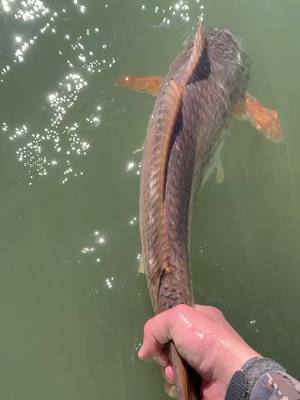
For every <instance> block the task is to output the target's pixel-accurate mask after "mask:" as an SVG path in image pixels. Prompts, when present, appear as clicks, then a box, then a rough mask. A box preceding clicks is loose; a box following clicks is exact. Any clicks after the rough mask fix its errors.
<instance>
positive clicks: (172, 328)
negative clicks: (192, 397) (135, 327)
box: [138, 304, 260, 400]
mask: <svg viewBox="0 0 300 400" xmlns="http://www.w3.org/2000/svg"><path fill="white" fill-rule="evenodd" d="M170 340H172V341H173V342H174V343H175V345H176V348H177V350H178V352H179V354H180V355H181V357H182V358H184V359H185V360H186V361H187V363H188V364H190V365H191V366H192V367H193V368H194V369H195V370H196V371H197V372H198V374H199V375H200V376H201V378H202V380H203V384H202V394H203V397H204V399H205V400H224V398H225V394H226V390H227V387H228V384H229V382H230V379H231V377H232V375H233V374H234V373H235V372H236V371H237V370H239V369H241V367H242V366H243V365H244V364H245V362H246V361H247V360H249V359H250V358H253V357H259V356H260V355H259V354H258V353H257V352H256V351H255V350H253V349H252V348H251V347H250V346H249V345H248V344H247V343H246V342H245V341H244V340H243V339H242V338H241V337H240V336H239V334H238V333H237V332H236V331H235V330H234V329H233V328H232V327H231V325H230V324H229V323H228V322H227V321H226V320H225V318H224V316H223V314H222V312H221V311H219V310H218V309H216V308H214V307H209V306H199V305H196V306H194V307H190V306H187V305H183V304H182V305H178V306H176V307H174V308H172V309H170V310H168V311H165V312H163V313H161V314H158V315H157V316H155V317H154V318H152V319H150V320H149V321H148V322H147V323H146V324H145V327H144V340H143V344H142V347H141V348H140V351H139V354H138V355H139V357H140V359H142V360H145V359H150V358H153V359H154V360H155V361H156V362H157V363H158V364H160V365H161V366H162V367H164V373H165V378H166V380H167V381H168V382H169V383H170V384H174V383H175V376H174V371H173V369H172V365H171V364H170V361H169V359H168V356H167V353H166V351H165V346H164V345H165V344H166V343H168V342H169V341H170Z"/></svg>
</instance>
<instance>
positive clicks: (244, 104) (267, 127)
mask: <svg viewBox="0 0 300 400" xmlns="http://www.w3.org/2000/svg"><path fill="white" fill-rule="evenodd" d="M233 116H234V117H236V118H240V119H246V120H248V121H249V122H250V123H251V124H252V125H253V126H254V127H255V128H256V130H257V131H258V132H260V133H261V134H263V135H264V136H265V137H266V138H267V139H270V140H272V141H273V142H280V141H282V140H283V138H284V134H283V130H282V126H281V123H280V119H279V115H278V113H277V111H275V110H272V109H270V108H267V107H265V106H263V105H262V104H261V103H260V102H259V101H258V100H257V99H256V98H255V97H253V96H251V95H250V94H246V95H245V96H244V97H243V98H242V99H241V101H240V102H239V103H238V105H237V106H236V108H235V110H234V112H233Z"/></svg>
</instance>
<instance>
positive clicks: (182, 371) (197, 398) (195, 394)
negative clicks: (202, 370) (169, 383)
mask: <svg viewBox="0 0 300 400" xmlns="http://www.w3.org/2000/svg"><path fill="white" fill-rule="evenodd" d="M169 358H170V361H171V364H172V367H173V369H174V372H175V377H176V378H175V379H176V392H177V396H176V397H177V400H201V398H202V397H201V390H200V385H201V378H200V376H199V375H197V378H196V379H197V382H196V380H195V379H194V378H195V375H196V372H195V371H191V369H190V367H189V366H188V365H187V364H186V362H185V361H184V360H183V359H182V358H181V357H180V355H179V353H178V351H177V349H176V346H175V344H174V343H173V342H171V343H170V345H169Z"/></svg>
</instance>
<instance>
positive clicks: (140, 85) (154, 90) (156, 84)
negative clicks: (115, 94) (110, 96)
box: [115, 75, 163, 96]
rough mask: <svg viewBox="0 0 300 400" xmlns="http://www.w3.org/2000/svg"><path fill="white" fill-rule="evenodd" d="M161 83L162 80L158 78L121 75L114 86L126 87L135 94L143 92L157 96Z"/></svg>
mask: <svg viewBox="0 0 300 400" xmlns="http://www.w3.org/2000/svg"><path fill="white" fill-rule="evenodd" d="M162 83H163V78H161V77H160V76H154V75H148V76H147V75H146V76H131V75H123V76H121V77H120V78H119V79H117V80H116V82H115V86H122V87H126V88H128V89H130V90H133V91H135V92H143V93H147V94H151V95H152V96H157V95H158V93H159V91H160V89H161V87H162Z"/></svg>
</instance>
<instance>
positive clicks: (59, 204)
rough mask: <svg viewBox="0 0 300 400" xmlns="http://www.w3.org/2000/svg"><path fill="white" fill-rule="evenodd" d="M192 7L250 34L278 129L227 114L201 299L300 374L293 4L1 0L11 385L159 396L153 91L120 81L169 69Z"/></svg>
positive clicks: (201, 257)
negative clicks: (274, 138)
mask: <svg viewBox="0 0 300 400" xmlns="http://www.w3.org/2000/svg"><path fill="white" fill-rule="evenodd" d="M200 13H204V19H205V22H206V24H207V25H215V26H224V27H227V28H229V29H231V30H233V31H234V32H236V33H237V34H238V35H240V37H241V38H242V39H243V43H244V47H245V48H246V50H247V52H248V54H249V55H250V57H251V59H252V75H251V82H250V87H249V90H250V91H251V92H252V93H253V94H254V95H256V96H257V97H258V98H259V99H261V100H262V101H263V102H264V103H265V104H267V105H269V106H272V107H273V108H276V109H277V110H279V112H280V115H281V119H282V123H283V126H284V130H285V133H286V139H285V141H284V143H282V144H273V143H271V142H268V141H267V140H265V139H264V138H263V137H262V136H261V135H258V134H257V133H256V132H255V131H254V129H253V128H252V127H251V126H249V125H247V124H246V123H244V122H234V123H233V125H232V133H231V136H230V138H229V139H228V141H227V142H226V145H225V148H224V152H223V162H224V167H225V181H224V183H223V184H221V185H218V184H217V183H216V182H215V179H214V178H213V177H212V178H211V179H210V181H209V182H208V183H207V185H206V186H205V187H204V189H203V191H202V192H201V193H200V196H199V197H198V199H197V202H196V204H195V213H194V219H193V234H192V266H193V282H194V288H195V297H196V299H197V301H198V302H202V303H207V304H212V305H215V306H217V307H220V308H221V309H222V310H223V311H224V312H225V314H226V316H227V317H228V318H229V320H230V321H231V322H232V323H233V324H234V326H235V327H236V328H237V329H238V330H239V332H241V334H242V335H243V336H244V337H245V338H246V339H247V340H248V341H249V342H250V343H251V344H252V345H253V346H255V347H256V348H257V349H258V350H259V351H261V352H263V353H264V354H265V355H267V356H271V357H274V358H276V359H277V360H278V361H280V362H281V363H282V364H284V365H285V366H286V367H287V368H288V369H289V370H290V371H291V372H292V373H294V374H298V375H299V374H300V370H299V350H300V339H299V330H300V318H299V302H300V294H299V281H300V272H299V261H300V256H299V236H300V210H299V199H300V189H299V188H300V161H299V160H300V158H299V148H300V135H299V128H298V124H299V104H300V95H299V92H300V90H299V89H300V85H299V64H300V49H299V34H300V31H299V17H300V4H299V1H298V0H285V1H281V0H251V1H246V0H244V1H241V0H226V1H225V0H222V1H221V0H207V1H203V0H200V1H196V0H190V1H179V2H178V3H175V2H174V1H170V0H163V1H160V2H158V1H152V0H151V1H147V2H146V1H144V2H143V0H141V1H137V0H130V1H124V0H114V1H113V0H107V2H105V1H102V0H80V1H79V0H78V1H76V0H74V1H71V0H70V1H66V0H49V1H46V0H44V1H38V0H31V1H30V0H25V1H18V0H0V80H1V82H0V140H1V146H0V154H1V156H0V171H1V173H0V188H1V196H0V318H1V319H0V321H1V325H0V397H1V398H3V399H6V400H21V399H22V400H35V399H36V400H40V399H43V400H48V399H49V400H50V399H51V400H53V399H55V400H77V399H78V400H79V399H80V400H83V399H85V400H87V399H88V400H94V399H119V398H122V399H140V398H143V399H145V400H146V399H149V400H150V399H164V398H165V395H164V394H163V390H162V383H161V376H160V371H159V369H158V368H157V367H156V366H154V365H152V364H149V363H141V362H139V361H138V359H137V356H136V352H137V349H138V347H139V345H140V341H141V334H142V327H143V324H144V322H145V320H146V319H147V318H148V317H149V316H150V315H151V314H152V310H151V306H150V302H149V299H148V294H147V290H146V285H145V280H144V277H137V265H138V260H137V258H138V253H139V251H140V244H139V234H138V222H137V217H138V191H139V176H138V174H139V162H140V157H141V154H140V153H138V154H133V151H134V150H135V149H136V148H138V147H140V146H141V145H142V143H143V140H144V136H145V131H146V126H147V120H148V117H149V115H150V113H151V109H152V106H153V99H152V98H150V97H147V96H145V95H142V94H136V93H130V92H127V91H125V90H122V89H119V88H116V87H114V86H113V82H114V80H115V79H116V78H117V77H118V76H119V75H121V74H122V73H126V72H127V73H132V74H161V75H163V74H164V73H165V72H166V71H167V67H168V65H169V64H170V62H171V61H172V60H173V59H174V58H175V56H176V54H177V52H178V51H179V49H180V48H181V43H182V42H183V40H184V38H186V37H187V35H188V34H189V33H190V32H191V31H192V28H193V26H194V25H195V21H196V19H197V16H198V15H199V14H200Z"/></svg>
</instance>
